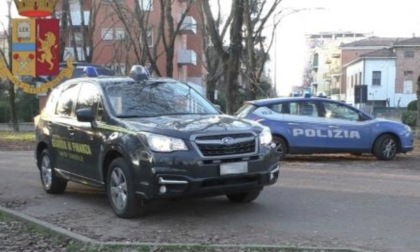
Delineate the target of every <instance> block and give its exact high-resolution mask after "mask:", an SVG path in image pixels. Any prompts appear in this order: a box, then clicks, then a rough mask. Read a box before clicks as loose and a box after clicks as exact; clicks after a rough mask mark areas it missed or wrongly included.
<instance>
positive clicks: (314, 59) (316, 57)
mask: <svg viewBox="0 0 420 252" xmlns="http://www.w3.org/2000/svg"><path fill="white" fill-rule="evenodd" d="M318 63H319V55H318V53H315V54H314V58H313V62H312V67H314V68H318Z"/></svg>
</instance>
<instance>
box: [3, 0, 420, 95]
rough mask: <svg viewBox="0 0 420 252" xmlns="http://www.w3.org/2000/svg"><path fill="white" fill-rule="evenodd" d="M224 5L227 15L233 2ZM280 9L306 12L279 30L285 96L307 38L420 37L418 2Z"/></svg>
mask: <svg viewBox="0 0 420 252" xmlns="http://www.w3.org/2000/svg"><path fill="white" fill-rule="evenodd" d="M270 1H272V0H267V2H270ZM221 3H222V5H223V6H222V8H223V9H224V10H226V11H228V10H229V8H230V5H231V1H227V0H222V1H221ZM6 6H7V4H6V0H0V22H1V21H3V20H4V19H5V18H6V15H7V8H6ZM281 7H282V8H284V11H283V12H284V13H290V12H291V10H292V9H298V10H299V9H305V10H302V11H300V12H297V13H294V14H290V15H286V16H284V17H283V18H282V21H281V23H280V25H279V26H278V28H277V30H276V39H275V41H276V44H275V45H273V48H272V51H271V58H272V61H271V62H270V68H271V72H272V78H273V80H274V79H275V82H276V83H275V85H276V88H277V91H278V93H279V94H282V95H287V94H289V93H290V87H291V86H296V85H301V84H302V73H303V67H304V63H305V60H306V53H307V51H306V45H305V35H306V34H312V33H318V32H336V31H351V32H363V33H372V34H373V35H374V36H380V37H412V36H413V34H414V35H417V36H420V1H419V0H398V1H396V0H387V1H385V0H283V1H282V3H281ZM0 29H1V27H0ZM274 73H275V74H274Z"/></svg>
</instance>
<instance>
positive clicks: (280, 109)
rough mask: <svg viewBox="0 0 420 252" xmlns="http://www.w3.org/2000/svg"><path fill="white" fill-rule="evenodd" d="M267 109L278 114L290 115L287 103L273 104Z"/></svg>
mask: <svg viewBox="0 0 420 252" xmlns="http://www.w3.org/2000/svg"><path fill="white" fill-rule="evenodd" d="M267 107H268V108H269V109H271V110H273V111H274V112H276V113H281V114H288V109H287V108H288V107H287V106H285V103H277V104H272V105H269V106H267Z"/></svg>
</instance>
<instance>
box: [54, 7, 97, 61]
mask: <svg viewBox="0 0 420 252" xmlns="http://www.w3.org/2000/svg"><path fill="white" fill-rule="evenodd" d="M84 4H87V5H88V6H89V10H88V13H89V18H88V20H86V17H85V9H84ZM101 6H102V2H101V1H96V0H63V1H62V3H61V11H59V12H58V13H56V16H57V18H59V19H60V21H61V22H60V23H61V26H60V34H61V36H60V61H64V58H65V52H66V51H65V50H66V44H67V43H66V41H68V40H69V41H70V45H71V47H72V49H73V53H72V55H74V59H75V61H81V60H82V61H86V62H92V60H93V55H94V51H95V47H96V45H95V44H94V40H93V37H94V36H93V34H94V33H95V29H96V26H97V23H96V22H97V18H96V17H97V13H98V10H99V9H100V8H101ZM79 17H80V24H74V23H73V20H76V19H77V20H78V19H79ZM104 21H105V20H102V22H104ZM78 47H80V49H81V50H78Z"/></svg>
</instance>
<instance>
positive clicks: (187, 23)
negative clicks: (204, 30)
mask: <svg viewBox="0 0 420 252" xmlns="http://www.w3.org/2000/svg"><path fill="white" fill-rule="evenodd" d="M179 32H180V33H181V34H190V35H195V34H197V21H196V20H195V19H194V17H192V16H186V17H185V18H184V21H183V22H182V25H181V28H180V30H179Z"/></svg>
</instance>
